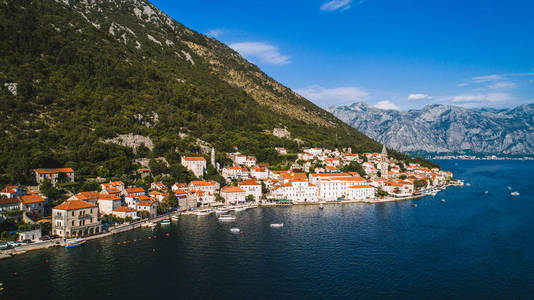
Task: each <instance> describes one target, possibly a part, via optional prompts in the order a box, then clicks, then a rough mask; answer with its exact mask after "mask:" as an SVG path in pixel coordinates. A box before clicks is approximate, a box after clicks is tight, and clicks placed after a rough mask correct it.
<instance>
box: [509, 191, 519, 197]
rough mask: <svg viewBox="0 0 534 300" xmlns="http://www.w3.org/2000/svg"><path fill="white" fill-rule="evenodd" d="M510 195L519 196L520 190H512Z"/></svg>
mask: <svg viewBox="0 0 534 300" xmlns="http://www.w3.org/2000/svg"><path fill="white" fill-rule="evenodd" d="M510 195H512V196H519V192H517V191H516V192H511V193H510Z"/></svg>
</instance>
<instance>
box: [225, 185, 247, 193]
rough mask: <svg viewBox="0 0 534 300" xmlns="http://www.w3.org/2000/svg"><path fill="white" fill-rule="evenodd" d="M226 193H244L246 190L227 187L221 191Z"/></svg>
mask: <svg viewBox="0 0 534 300" xmlns="http://www.w3.org/2000/svg"><path fill="white" fill-rule="evenodd" d="M221 192H224V193H244V192H245V190H244V189H242V188H240V187H237V186H225V187H223V188H222V189H221Z"/></svg>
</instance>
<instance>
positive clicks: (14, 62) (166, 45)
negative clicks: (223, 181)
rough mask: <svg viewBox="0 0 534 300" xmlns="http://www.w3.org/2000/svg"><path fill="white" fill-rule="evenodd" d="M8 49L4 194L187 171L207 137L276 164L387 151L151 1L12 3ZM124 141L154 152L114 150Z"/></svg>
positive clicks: (1, 67) (1, 157) (3, 64)
mask: <svg viewBox="0 0 534 300" xmlns="http://www.w3.org/2000/svg"><path fill="white" fill-rule="evenodd" d="M0 41H1V42H0V99H1V102H0V103H1V104H0V105H1V111H0V127H1V132H0V149H1V153H0V183H2V184H5V183H19V184H30V183H32V175H31V169H32V168H37V167H58V166H65V167H72V168H74V169H75V170H76V171H77V176H78V177H79V178H86V177H95V176H102V177H108V178H110V177H113V178H124V176H128V174H132V173H133V172H134V171H135V170H136V168H137V167H138V166H137V165H136V164H135V163H134V159H135V158H138V157H153V156H164V157H166V158H167V160H168V161H169V163H170V164H171V166H172V165H176V164H178V159H179V155H181V154H188V153H198V152H200V147H199V142H198V140H197V139H200V140H202V141H204V142H206V143H208V144H209V145H210V146H213V147H215V148H216V149H217V151H218V152H224V151H232V150H233V149H234V146H237V147H238V148H239V149H240V151H241V152H243V153H246V154H253V155H256V156H257V158H258V160H259V161H266V162H270V163H275V164H276V163H277V162H279V161H280V160H282V159H283V157H279V156H278V154H277V153H276V151H274V149H273V148H274V147H276V146H284V147H286V148H288V149H290V150H297V148H298V147H304V146H321V147H330V148H334V147H345V146H351V147H352V148H353V151H354V152H363V151H379V150H380V148H381V146H380V145H379V144H378V143H377V142H375V141H373V140H371V139H370V138H368V137H367V136H365V135H363V134H361V133H360V132H358V131H357V130H355V129H353V128H351V127H350V126H348V125H346V124H344V123H343V122H341V121H339V120H338V119H337V118H335V117H334V116H332V115H331V114H330V113H328V112H326V111H324V110H322V109H320V108H319V107H317V106H315V105H314V104H312V103H311V102H309V101H307V100H306V99H304V98H302V97H300V96H298V95H297V94H295V93H293V92H292V91H291V90H289V89H287V88H286V87H283V86H282V85H280V84H279V83H277V82H276V81H274V80H273V79H271V78H269V77H268V76H267V75H265V74H264V73H262V72H261V70H259V69H258V68H257V67H256V66H254V65H252V64H250V63H248V62H247V61H246V60H244V59H243V58H242V57H241V56H239V54H238V53H236V52H235V51H233V50H232V49H230V48H228V47H227V46H225V45H223V44H221V43H220V42H218V41H216V40H213V39H211V38H208V37H206V36H204V35H202V34H199V33H196V32H194V31H192V30H190V29H188V28H186V27H184V26H183V25H181V24H179V23H177V22H176V21H174V20H171V19H170V18H169V17H168V16H167V15H165V14H164V13H163V12H161V11H159V10H158V9H157V8H155V7H154V6H153V5H152V4H150V3H148V2H146V1H142V0H121V1H119V0H115V1H114V0H108V1H91V0H86V1H67V0H63V1H53V0H42V1H29V0H17V1H15V0H4V1H0ZM276 127H287V129H288V130H289V131H290V132H291V139H281V138H277V137H274V136H273V135H272V134H270V133H269V132H271V131H272V130H273V128H276ZM121 134H135V135H140V136H144V137H148V138H150V139H151V141H152V142H153V144H154V148H153V149H152V151H150V150H148V149H147V148H146V147H140V148H139V150H138V151H137V152H135V151H134V150H133V148H131V147H124V146H119V145H117V144H113V143H106V142H104V141H105V140H106V139H110V138H115V137H117V136H118V135H121ZM293 138H297V139H299V140H301V141H302V142H303V143H302V144H301V145H299V144H298V143H297V141H295V140H294V139H293ZM393 155H394V156H396V157H399V158H402V159H408V157H406V156H403V155H402V154H399V153H396V152H395V153H393ZM218 159H219V160H223V159H224V158H223V155H222V154H221V155H219V156H218ZM178 173H179V172H178V171H177V172H176V174H175V176H179V175H178Z"/></svg>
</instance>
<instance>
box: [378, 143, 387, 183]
mask: <svg viewBox="0 0 534 300" xmlns="http://www.w3.org/2000/svg"><path fill="white" fill-rule="evenodd" d="M380 160H381V162H380V174H381V175H382V178H388V175H389V174H388V150H387V149H386V145H384V147H382V153H381V154H380Z"/></svg>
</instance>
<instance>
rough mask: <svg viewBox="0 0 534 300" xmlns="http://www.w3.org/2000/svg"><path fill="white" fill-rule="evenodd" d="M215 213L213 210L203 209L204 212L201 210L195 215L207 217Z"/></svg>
mask: <svg viewBox="0 0 534 300" xmlns="http://www.w3.org/2000/svg"><path fill="white" fill-rule="evenodd" d="M212 213H213V210H211V209H203V210H199V211H197V212H196V213H195V215H197V216H207V215H211V214H212Z"/></svg>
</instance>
